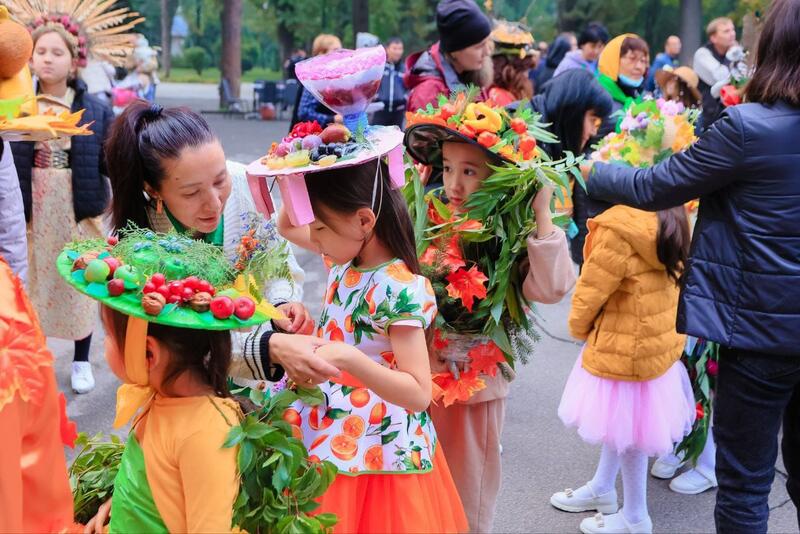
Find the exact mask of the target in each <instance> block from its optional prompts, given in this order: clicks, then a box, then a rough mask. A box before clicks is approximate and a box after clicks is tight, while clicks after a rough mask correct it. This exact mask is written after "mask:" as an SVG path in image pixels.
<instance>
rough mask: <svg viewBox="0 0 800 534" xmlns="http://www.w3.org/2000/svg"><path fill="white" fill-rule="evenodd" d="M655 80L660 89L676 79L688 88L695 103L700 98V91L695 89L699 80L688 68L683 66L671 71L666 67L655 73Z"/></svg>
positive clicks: (670, 68)
mask: <svg viewBox="0 0 800 534" xmlns="http://www.w3.org/2000/svg"><path fill="white" fill-rule="evenodd" d="M655 78H656V83H657V84H658V86H659V87H661V88H663V87H664V86H666V85H667V83H668V82H669V80H672V79H675V78H677V79H679V80H681V81H682V82H683V83H685V84H686V87H688V88H689V91H690V92H691V93H692V98H694V99H695V100H696V101H700V99H701V98H702V96H701V95H700V91H699V90H698V88H697V86H698V85H699V83H700V78H698V76H697V73H696V72H695V71H693V70H692V69H691V68H689V67H685V66H684V67H678V68H676V69H673V68H672V67H670V66H669V65H667V66H666V67H664V68H663V69H659V70H657V71H656V73H655Z"/></svg>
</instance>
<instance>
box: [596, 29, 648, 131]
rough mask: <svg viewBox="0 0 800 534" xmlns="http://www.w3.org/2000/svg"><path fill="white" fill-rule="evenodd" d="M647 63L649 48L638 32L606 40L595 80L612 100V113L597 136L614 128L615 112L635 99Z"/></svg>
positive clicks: (635, 100) (617, 121)
mask: <svg viewBox="0 0 800 534" xmlns="http://www.w3.org/2000/svg"><path fill="white" fill-rule="evenodd" d="M649 66H650V48H649V47H648V46H647V43H646V42H645V41H644V39H642V38H641V37H639V36H638V35H635V34H632V33H625V34H622V35H619V36H617V37H614V38H613V39H611V41H609V42H608V44H607V45H606V47H605V48H604V49H603V53H602V54H600V60H599V62H598V65H597V67H598V72H599V74H598V76H597V80H598V81H599V82H600V85H602V86H603V87H604V88H605V90H606V91H608V94H609V95H611V98H612V99H613V100H614V104H613V109H612V110H611V115H610V116H608V117H607V118H606V120H605V121H604V122H603V125H602V126H601V128H600V135H603V136H604V135H606V134H607V133H609V132H612V131H614V130H615V129H616V128H617V125H618V124H619V122H620V121H621V120H622V118H621V117H617V116H616V115H615V114H616V112H617V111H619V110H624V109H627V108H628V106H630V105H631V104H632V103H634V102H638V101H639V100H640V99H641V97H642V94H643V89H644V78H645V75H646V74H647V68H648V67H649Z"/></svg>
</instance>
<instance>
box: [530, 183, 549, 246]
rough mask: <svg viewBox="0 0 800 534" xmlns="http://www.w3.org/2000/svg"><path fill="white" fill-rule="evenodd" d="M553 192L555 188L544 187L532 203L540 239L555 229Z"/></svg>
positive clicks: (537, 233)
mask: <svg viewBox="0 0 800 534" xmlns="http://www.w3.org/2000/svg"><path fill="white" fill-rule="evenodd" d="M553 191H555V188H553V186H550V185H545V186H542V188H541V189H540V190H539V192H538V193H536V196H535V197H533V201H532V202H531V207H532V208H533V216H534V217H535V218H536V235H537V237H540V238H541V237H546V236H548V235H550V234H551V233H553V230H554V229H555V226H553V213H552V212H551V211H550V201H551V200H553Z"/></svg>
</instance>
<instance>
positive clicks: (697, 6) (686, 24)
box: [681, 0, 703, 66]
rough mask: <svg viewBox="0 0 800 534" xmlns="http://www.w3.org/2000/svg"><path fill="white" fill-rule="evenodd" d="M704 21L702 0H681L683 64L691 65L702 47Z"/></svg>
mask: <svg viewBox="0 0 800 534" xmlns="http://www.w3.org/2000/svg"><path fill="white" fill-rule="evenodd" d="M702 21H703V6H702V3H701V0H681V41H682V42H683V46H682V47H681V64H683V65H690V66H691V64H692V60H693V58H694V53H695V51H696V50H697V49H698V48H700V45H701V44H702V41H701V40H700V35H701V32H702V29H701V25H702Z"/></svg>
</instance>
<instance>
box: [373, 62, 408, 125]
mask: <svg viewBox="0 0 800 534" xmlns="http://www.w3.org/2000/svg"><path fill="white" fill-rule="evenodd" d="M403 75H404V72H403V63H402V62H399V63H397V64H394V63H386V66H384V68H383V78H382V79H381V88H380V89H379V90H378V101H379V102H383V104H384V108H383V109H384V111H386V112H387V113H394V112H396V111H404V110H405V109H406V87H405V85H403Z"/></svg>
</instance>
